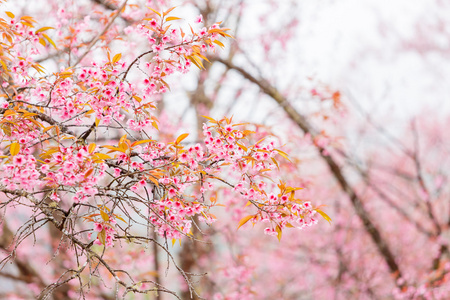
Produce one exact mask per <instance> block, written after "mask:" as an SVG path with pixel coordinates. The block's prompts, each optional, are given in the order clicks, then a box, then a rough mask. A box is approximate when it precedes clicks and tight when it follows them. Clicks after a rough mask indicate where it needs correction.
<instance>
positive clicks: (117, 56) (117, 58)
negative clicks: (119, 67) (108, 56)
mask: <svg viewBox="0 0 450 300" xmlns="http://www.w3.org/2000/svg"><path fill="white" fill-rule="evenodd" d="M121 57H122V53H118V54H116V55H114V57H113V60H112V62H113V64H115V63H116V62H118V61H119V60H120V58H121Z"/></svg>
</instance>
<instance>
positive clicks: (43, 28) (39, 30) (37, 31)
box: [36, 27, 55, 33]
mask: <svg viewBox="0 0 450 300" xmlns="http://www.w3.org/2000/svg"><path fill="white" fill-rule="evenodd" d="M49 29H55V28H53V27H42V28H39V29H38V30H36V33H39V32H42V31H46V30H49Z"/></svg>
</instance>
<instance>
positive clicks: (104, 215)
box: [100, 210, 109, 222]
mask: <svg viewBox="0 0 450 300" xmlns="http://www.w3.org/2000/svg"><path fill="white" fill-rule="evenodd" d="M100 215H101V216H102V219H103V220H104V221H106V222H108V221H109V216H108V214H107V213H105V212H104V211H103V210H101V211H100Z"/></svg>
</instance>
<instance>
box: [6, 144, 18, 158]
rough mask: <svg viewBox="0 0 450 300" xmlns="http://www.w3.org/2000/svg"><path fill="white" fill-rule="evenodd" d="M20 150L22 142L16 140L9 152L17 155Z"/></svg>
mask: <svg viewBox="0 0 450 300" xmlns="http://www.w3.org/2000/svg"><path fill="white" fill-rule="evenodd" d="M19 151H20V144H19V143H17V142H14V143H12V144H11V146H10V148H9V152H11V155H12V156H14V155H17V154H18V153H19Z"/></svg>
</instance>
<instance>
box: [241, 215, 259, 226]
mask: <svg viewBox="0 0 450 300" xmlns="http://www.w3.org/2000/svg"><path fill="white" fill-rule="evenodd" d="M254 217H255V216H254V215H250V216H246V217H243V218H242V219H241V220H240V221H239V226H238V228H237V229H239V228H240V227H241V226H242V225H244V224H245V223H247V222H248V221H249V220H251V219H253V218H254Z"/></svg>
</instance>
